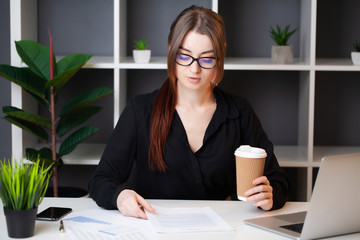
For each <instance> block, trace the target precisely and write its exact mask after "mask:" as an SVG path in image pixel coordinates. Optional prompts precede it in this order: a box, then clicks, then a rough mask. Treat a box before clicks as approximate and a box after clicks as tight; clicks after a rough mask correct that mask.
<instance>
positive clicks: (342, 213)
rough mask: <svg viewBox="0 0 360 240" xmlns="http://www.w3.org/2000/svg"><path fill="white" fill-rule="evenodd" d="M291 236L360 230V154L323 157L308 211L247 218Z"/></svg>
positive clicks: (324, 235)
mask: <svg viewBox="0 0 360 240" xmlns="http://www.w3.org/2000/svg"><path fill="white" fill-rule="evenodd" d="M244 222H245V223H246V224H249V225H251V226H255V227H259V228H262V229H265V230H268V231H271V232H275V233H278V234H281V235H283V236H287V237H290V238H292V239H314V238H324V237H331V236H337V235H343V234H349V233H355V232H360V153H358V154H347V155H336V156H328V157H324V158H323V159H322V160H321V163H320V169H319V173H318V176H317V179H316V183H315V187H314V191H313V193H312V197H311V201H310V205H309V209H308V211H307V212H297V213H292V214H282V215H277V216H269V217H262V218H253V219H246V220H244Z"/></svg>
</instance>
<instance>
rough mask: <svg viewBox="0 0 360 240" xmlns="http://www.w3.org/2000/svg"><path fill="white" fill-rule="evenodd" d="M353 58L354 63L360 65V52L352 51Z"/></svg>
mask: <svg viewBox="0 0 360 240" xmlns="http://www.w3.org/2000/svg"><path fill="white" fill-rule="evenodd" d="M351 60H352V62H353V64H354V65H360V52H351Z"/></svg>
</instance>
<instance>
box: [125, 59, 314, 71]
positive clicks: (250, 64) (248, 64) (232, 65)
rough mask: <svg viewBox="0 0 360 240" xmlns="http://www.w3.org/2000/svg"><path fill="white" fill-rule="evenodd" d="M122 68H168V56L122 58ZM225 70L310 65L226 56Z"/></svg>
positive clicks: (296, 68) (297, 68) (291, 68)
mask: <svg viewBox="0 0 360 240" xmlns="http://www.w3.org/2000/svg"><path fill="white" fill-rule="evenodd" d="M119 67H120V68H121V69H167V62H166V57H157V56H154V57H151V59H150V62H149V63H143V64H139V63H135V62H134V60H133V58H132V57H131V56H129V57H123V58H120V64H119ZM224 69H225V70H285V71H286V70H288V71H307V70H310V65H308V64H306V63H305V62H302V61H299V60H298V59H295V60H294V63H293V64H273V63H272V62H271V59H270V58H234V57H225V65H224Z"/></svg>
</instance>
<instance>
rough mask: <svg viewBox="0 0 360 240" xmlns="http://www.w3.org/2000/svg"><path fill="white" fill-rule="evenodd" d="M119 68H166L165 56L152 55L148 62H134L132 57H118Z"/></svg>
mask: <svg viewBox="0 0 360 240" xmlns="http://www.w3.org/2000/svg"><path fill="white" fill-rule="evenodd" d="M119 67H120V68H121V69H167V62H166V57H156V56H154V57H153V56H152V57H151V58H150V62H149V63H135V62H134V59H133V57H122V58H120V64H119Z"/></svg>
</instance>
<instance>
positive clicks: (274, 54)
mask: <svg viewBox="0 0 360 240" xmlns="http://www.w3.org/2000/svg"><path fill="white" fill-rule="evenodd" d="M271 61H272V63H275V64H289V63H293V62H294V50H293V46H292V45H286V46H277V45H273V46H272V48H271Z"/></svg>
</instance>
